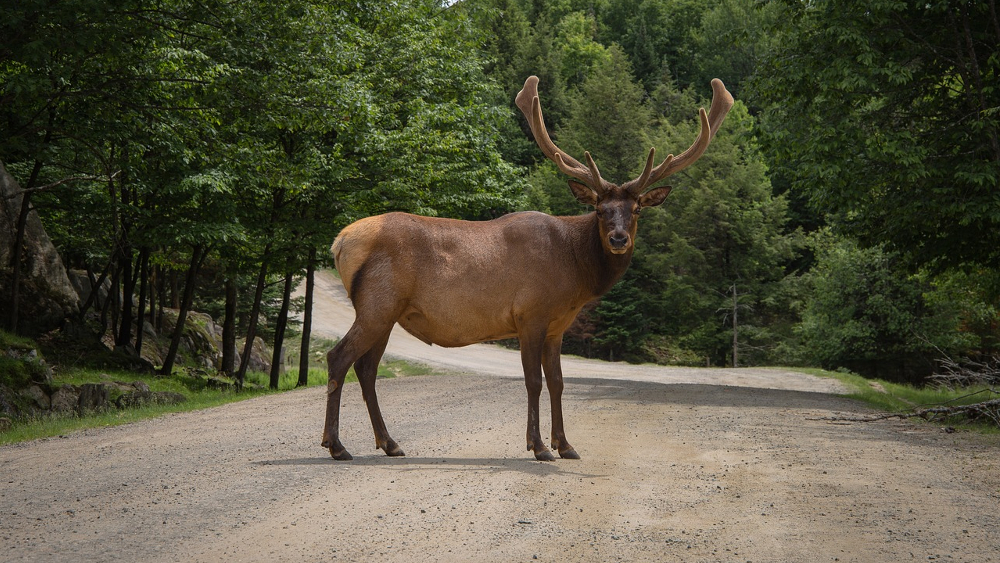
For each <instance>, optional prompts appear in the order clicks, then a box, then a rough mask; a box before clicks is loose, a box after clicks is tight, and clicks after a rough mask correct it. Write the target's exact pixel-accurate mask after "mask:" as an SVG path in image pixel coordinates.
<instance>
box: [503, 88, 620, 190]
mask: <svg viewBox="0 0 1000 563" xmlns="http://www.w3.org/2000/svg"><path fill="white" fill-rule="evenodd" d="M514 103H515V104H517V107H518V108H520V110H521V113H523V114H524V117H525V118H526V119H527V120H528V126H529V127H531V134H532V135H534V137H535V142H536V143H538V148H540V149H542V153H543V154H545V156H546V157H548V159H549V160H551V161H552V162H555V163H556V166H558V167H559V170H561V171H562V172H563V174H566V175H567V176H571V177H573V178H576V179H577V180H580V181H581V182H583V183H584V184H586V185H587V186H588V187H589V188H590V189H592V190H594V191H595V192H596V193H597V195H604V193H605V192H606V191H607V187H606V186H605V184H606V182H605V181H604V180H603V179H602V178H601V172H600V171H599V170H598V169H597V165H596V164H594V159H593V158H591V156H590V153H589V152H585V153H583V154H584V156H585V157H586V159H587V166H584V165H583V164H580V162H579V161H578V160H576V159H575V158H573V157H571V156H569V155H568V154H566V152H565V151H563V150H561V149H560V148H559V147H557V146H556V145H555V143H553V142H552V139H550V138H549V133H548V131H547V130H546V129H545V121H544V120H543V119H542V104H541V103H540V102H539V101H538V77H537V76H529V77H528V79H527V80H525V81H524V87H523V88H521V91H520V92H518V93H517V97H516V98H514Z"/></svg>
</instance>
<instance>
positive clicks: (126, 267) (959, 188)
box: [0, 0, 1000, 383]
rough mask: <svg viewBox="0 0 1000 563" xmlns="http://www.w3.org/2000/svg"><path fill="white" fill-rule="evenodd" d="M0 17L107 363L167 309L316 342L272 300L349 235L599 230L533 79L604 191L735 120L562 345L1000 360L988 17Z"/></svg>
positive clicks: (682, 177)
mask: <svg viewBox="0 0 1000 563" xmlns="http://www.w3.org/2000/svg"><path fill="white" fill-rule="evenodd" d="M0 4H2V10H0V12H2V13H3V18H2V20H0V36H2V37H3V39H2V42H0V163H2V165H3V167H4V168H5V169H6V170H7V171H8V172H9V173H10V174H11V175H12V176H13V177H14V178H15V179H16V180H17V182H18V184H19V185H20V187H21V189H22V191H21V193H20V195H21V196H22V197H21V210H22V211H21V213H20V216H25V215H26V214H28V213H29V212H34V213H37V215H38V217H39V218H40V219H41V223H42V224H43V225H44V227H45V229H46V231H47V232H48V235H49V237H51V239H52V241H53V243H54V244H55V246H56V247H57V248H58V250H59V253H60V255H61V257H62V260H63V261H64V263H65V265H66V267H67V268H71V269H74V270H80V271H86V272H87V273H88V275H89V276H90V277H91V278H92V279H93V280H95V282H96V283H98V284H100V283H105V280H107V281H109V282H110V283H111V285H112V287H113V288H114V291H112V293H113V294H116V295H123V296H125V298H122V299H115V300H110V301H109V303H111V307H112V309H113V310H111V311H108V310H107V308H108V305H107V303H106V304H105V305H104V310H99V308H98V307H95V306H94V303H87V304H85V305H84V306H83V308H82V309H83V310H81V311H80V313H79V318H78V319H77V320H76V322H77V323H86V324H88V326H92V327H96V330H100V331H104V333H105V334H106V335H108V339H110V340H112V341H113V342H114V346H115V347H116V348H120V349H124V350H129V351H130V353H134V354H137V355H138V354H140V353H141V349H142V345H143V343H142V338H143V337H142V335H143V330H142V326H143V322H149V323H151V324H152V325H153V326H154V327H155V328H159V327H160V326H161V325H160V324H158V323H159V322H160V320H161V319H162V316H163V315H162V310H163V309H164V308H171V309H177V310H179V316H180V319H181V322H183V319H184V318H185V315H187V314H188V312H189V311H200V312H204V313H208V314H210V315H211V316H212V317H213V318H215V319H216V320H217V322H218V323H219V324H220V325H222V326H223V329H224V340H225V342H227V343H232V344H231V345H230V346H226V351H228V350H230V349H231V348H233V347H234V346H235V343H236V342H237V341H249V342H252V341H253V339H254V337H258V336H259V337H262V338H263V339H264V340H265V341H266V342H267V343H268V344H269V345H270V346H272V348H274V349H280V348H281V346H282V343H283V341H284V340H285V339H287V338H288V336H289V335H290V334H291V333H292V332H293V331H294V332H296V333H302V335H303V337H304V340H305V341H307V342H308V340H309V315H308V311H309V309H310V303H309V298H310V297H309V296H310V295H311V292H310V291H308V289H307V291H306V298H305V300H304V301H303V300H295V299H292V289H293V288H294V287H295V286H296V284H299V283H305V284H307V285H311V284H312V279H313V274H314V272H315V271H316V269H317V268H328V267H332V261H331V259H330V256H329V248H330V244H331V243H332V241H333V239H334V237H335V236H336V235H337V233H338V232H339V231H340V230H341V229H342V228H343V227H344V226H346V225H348V224H349V223H351V222H353V221H355V220H357V219H360V218H363V217H366V216H370V215H375V214H380V213H384V212H388V211H407V212H411V213H416V214H421V215H428V216H440V217H452V218H461V219H472V220H487V219H491V218H495V217H498V216H500V215H503V214H506V213H509V212H512V211H518V210H529V209H531V210H539V211H544V212H547V213H551V214H556V215H575V214H580V213H586V212H590V210H589V209H587V208H585V207H584V206H582V205H581V204H579V203H577V202H576V200H575V199H574V197H573V195H572V193H571V192H570V190H569V188H568V186H567V182H566V181H567V177H565V176H564V175H562V174H561V173H560V172H559V171H558V169H557V168H556V166H555V165H554V164H553V163H552V162H550V161H548V160H546V159H545V158H544V156H543V155H542V154H541V152H540V151H539V150H538V148H537V146H536V145H535V144H534V142H533V140H532V138H531V137H530V133H529V130H528V126H527V124H526V122H525V121H524V119H523V117H522V116H521V114H520V113H519V112H518V111H517V109H516V107H515V106H514V96H515V94H516V93H517V92H518V90H520V89H521V87H522V85H523V84H524V80H525V78H527V77H528V76H529V75H537V76H538V77H539V78H540V85H539V91H540V92H541V97H542V98H543V104H544V106H545V114H544V115H545V118H546V120H547V123H546V125H547V127H548V130H549V131H550V132H552V134H553V137H554V138H555V139H556V142H557V143H558V145H559V146H560V147H561V148H562V149H564V150H566V151H567V152H568V153H569V154H571V155H573V156H574V157H575V158H582V155H583V152H584V151H590V153H591V154H592V155H593V156H594V159H595V160H596V161H597V162H598V163H599V164H600V166H601V172H602V174H603V176H604V177H605V178H607V179H608V180H610V181H612V182H623V181H625V180H627V179H630V178H633V177H636V176H638V175H639V173H640V172H641V171H642V166H643V164H644V162H645V157H646V153H647V152H648V151H649V149H650V147H655V148H656V151H657V154H660V155H666V154H667V153H674V154H677V153H679V152H680V151H683V150H684V149H686V148H687V147H688V146H689V145H690V144H691V142H692V141H693V139H694V138H695V137H696V135H697V133H698V108H699V107H706V108H707V107H708V105H709V104H710V101H711V100H710V97H711V93H712V91H711V86H710V81H711V79H712V78H720V79H721V80H723V81H724V82H725V84H726V86H727V88H728V89H729V91H730V92H732V94H733V96H734V97H735V99H736V104H735V106H734V108H733V109H732V111H731V112H730V114H729V116H728V118H727V119H726V121H725V123H724V124H723V125H722V128H721V130H720V132H719V134H718V136H717V137H716V138H715V139H714V140H713V142H712V144H711V146H710V148H709V149H708V152H707V153H706V154H705V155H704V157H703V158H702V159H701V160H700V161H699V162H698V163H697V164H696V165H695V166H692V167H690V168H687V169H685V170H684V171H683V172H681V173H678V174H677V175H675V176H674V177H672V178H671V182H670V183H671V185H672V186H673V191H672V193H671V195H670V197H669V198H668V199H667V200H666V202H665V203H664V204H663V205H662V206H660V207H656V208H650V209H648V210H647V211H645V212H644V213H643V216H642V219H641V221H640V222H639V233H638V236H637V237H636V251H635V255H634V259H633V263H632V266H631V268H630V269H629V271H628V273H627V274H626V275H625V277H624V278H623V279H622V280H621V281H620V282H619V283H618V284H617V285H616V286H615V287H614V288H613V289H612V290H611V292H610V293H608V294H607V295H606V296H605V297H604V298H603V299H601V300H600V301H599V302H597V303H594V304H593V305H592V306H588V307H587V308H585V309H584V311H583V312H582V313H581V315H580V317H579V318H578V319H577V322H576V324H575V325H574V326H573V327H572V328H571V329H570V331H569V332H567V334H566V339H565V344H564V351H565V352H566V353H572V354H578V355H582V356H587V357H595V358H603V359H607V360H614V361H621V360H625V361H631V362H657V363H663V364H674V365H691V366H734V367H735V366H754V365H787V366H818V367H823V368H827V369H844V370H850V371H852V372H855V373H859V374H862V375H865V376H869V377H880V378H884V379H889V380H896V381H904V382H911V383H919V382H921V381H923V380H924V379H925V378H926V377H927V376H928V375H930V374H931V373H933V372H934V371H935V370H937V369H939V366H940V362H942V361H949V362H952V365H955V364H961V363H962V362H967V363H969V364H973V365H981V366H983V365H985V366H996V365H997V364H1000V361H998V358H1000V310H998V309H1000V77H998V74H1000V17H998V13H997V8H996V3H995V1H994V0H986V1H983V0H980V1H969V0H961V1H960V0H941V1H924V2H912V1H898V0H894V1H890V0H873V1H870V2H851V1H846V0H816V1H801V0H551V1H542V0H460V1H457V2H455V1H453V2H442V1H441V0H400V1H396V2H385V1H383V0H357V1H353V2H321V1H310V0H286V1H284V2H269V1H263V0H246V1H241V2H223V1H219V0H206V1H197V2H195V1H189V0H157V1H155V2H151V1H148V0H62V1H59V2H51V1H49V0H16V1H12V0H0ZM15 219H17V218H16V217H15ZM17 225H18V227H19V228H20V229H21V231H23V228H24V220H23V219H22V220H20V221H19V222H17ZM0 244H4V245H8V246H9V248H10V252H9V254H8V255H9V256H10V257H11V259H10V260H9V261H8V262H7V263H4V264H0V277H2V279H3V284H2V287H3V288H4V292H3V294H2V295H0V320H4V321H5V322H6V325H7V326H6V327H3V328H5V329H7V330H8V331H10V332H17V333H21V334H26V335H29V336H31V335H32V334H31V326H30V319H28V318H25V316H24V315H19V314H18V310H19V304H18V291H17V290H16V289H17V288H18V287H19V285H18V284H20V283H21V281H20V278H21V276H23V275H24V274H23V273H22V272H21V271H20V267H19V264H18V262H19V260H20V259H21V256H22V251H21V244H22V240H21V237H20V236H14V237H12V238H11V240H3V241H0ZM130 296H131V297H132V298H128V297H130ZM303 308H304V309H305V310H306V311H307V314H306V315H305V317H304V323H303V324H298V323H293V322H291V320H290V318H291V317H294V315H292V314H291V313H292V312H294V311H296V310H303ZM248 337H249V338H248ZM244 339H246V340H244ZM174 340H177V338H175V339H174ZM247 349H249V346H247ZM174 350H176V345H175V346H174ZM304 356H307V355H304ZM242 357H243V358H244V361H243V362H241V363H242V364H243V365H240V363H237V362H235V361H234V355H233V354H232V353H224V356H223V361H222V366H221V370H222V371H223V372H225V373H227V374H230V375H232V376H235V377H237V378H238V379H240V380H242V377H243V374H244V373H245V370H246V369H247V367H246V365H245V364H246V358H247V357H248V354H246V353H243V354H242ZM175 367H176V366H175V365H174V359H173V356H172V355H170V356H168V357H167V358H166V360H165V361H164V365H162V366H157V369H158V370H160V371H161V372H162V373H170V372H171V370H172V369H175ZM302 377H305V371H303V374H302Z"/></svg>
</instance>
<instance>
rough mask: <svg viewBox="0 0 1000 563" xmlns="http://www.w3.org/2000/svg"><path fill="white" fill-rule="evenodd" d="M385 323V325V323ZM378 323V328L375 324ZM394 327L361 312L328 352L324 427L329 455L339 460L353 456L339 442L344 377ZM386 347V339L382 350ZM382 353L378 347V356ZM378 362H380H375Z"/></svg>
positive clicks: (325, 445)
mask: <svg viewBox="0 0 1000 563" xmlns="http://www.w3.org/2000/svg"><path fill="white" fill-rule="evenodd" d="M382 325H385V326H382ZM376 327H377V328H376ZM391 329H392V322H388V323H372V322H366V321H364V320H362V318H361V315H360V314H359V318H358V319H356V320H355V321H354V325H353V326H351V329H350V330H348V331H347V334H345V335H344V338H342V339H341V340H340V342H338V343H337V345H336V346H335V347H334V348H333V350H330V352H328V353H327V355H326V361H327V372H328V374H329V381H328V382H327V398H326V424H325V426H324V428H323V447H324V448H329V450H330V455H331V456H333V458H334V459H337V460H350V459H353V456H351V454H350V453H349V452H348V451H347V449H346V448H344V445H343V444H342V443H341V442H340V402H341V394H342V392H343V388H344V379H345V378H346V377H347V370H348V369H350V367H351V364H354V363H355V362H357V361H358V360H359V359H360V358H361V357H362V356H364V355H365V354H366V353H368V352H369V351H370V350H371V349H372V348H373V347H375V346H376V345H377V344H379V343H380V342H382V339H383V335H386V334H388V332H389V331H390V330H391ZM384 349H385V343H384V342H383V343H382V344H381V348H380V350H384ZM381 355H382V353H381V351H379V353H378V357H381ZM375 363H376V365H377V364H378V362H377V361H376V362H375Z"/></svg>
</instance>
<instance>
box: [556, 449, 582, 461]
mask: <svg viewBox="0 0 1000 563" xmlns="http://www.w3.org/2000/svg"><path fill="white" fill-rule="evenodd" d="M559 457H561V458H563V459H580V454H578V453H576V450H574V449H573V448H570V449H568V450H566V451H562V452H559Z"/></svg>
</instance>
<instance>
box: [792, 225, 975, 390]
mask: <svg viewBox="0 0 1000 563" xmlns="http://www.w3.org/2000/svg"><path fill="white" fill-rule="evenodd" d="M814 241H815V242H814V244H815V245H816V253H817V264H816V267H815V268H814V269H813V270H812V272H810V274H809V275H808V280H809V281H810V283H811V286H812V287H811V293H810V295H809V296H808V299H807V301H806V302H805V304H804V307H803V310H802V323H801V325H800V326H799V327H798V330H799V332H800V334H801V336H802V338H803V346H804V350H805V353H806V354H807V361H809V362H810V363H813V362H815V363H818V364H819V365H822V366H823V367H825V368H828V369H832V368H837V367H844V368H848V369H850V370H852V371H856V372H858V373H862V374H864V375H867V376H872V377H876V376H877V377H882V378H885V379H894V380H900V379H902V380H906V379H909V380H911V381H919V379H920V378H921V377H922V376H924V375H927V374H929V372H930V370H931V369H932V367H933V365H932V359H933V358H934V357H938V356H940V355H942V354H951V353H954V351H955V350H961V349H965V348H968V346H969V342H967V341H966V340H967V338H966V337H963V335H962V334H961V333H960V332H959V331H958V324H959V315H958V313H959V311H958V310H957V309H956V307H954V306H953V305H952V304H950V303H947V302H945V301H944V300H942V299H940V298H931V297H929V296H930V295H931V294H932V293H933V292H934V288H933V287H931V286H930V285H929V284H927V283H926V281H924V280H922V279H921V278H920V277H917V276H911V277H906V276H900V275H898V271H899V270H898V267H897V266H896V263H897V262H898V260H899V258H898V256H895V255H893V254H892V253H891V252H887V251H885V250H882V249H878V248H859V247H857V246H856V245H854V244H851V243H850V242H848V241H845V240H840V239H832V238H831V237H829V235H823V234H821V235H820V236H817V237H815V238H814Z"/></svg>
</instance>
